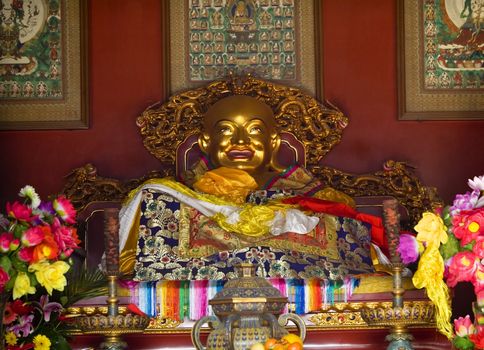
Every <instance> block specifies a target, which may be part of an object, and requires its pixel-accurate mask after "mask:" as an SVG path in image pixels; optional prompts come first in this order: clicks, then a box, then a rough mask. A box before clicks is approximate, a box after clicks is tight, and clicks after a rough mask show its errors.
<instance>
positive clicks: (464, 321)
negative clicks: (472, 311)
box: [454, 315, 476, 337]
mask: <svg viewBox="0 0 484 350" xmlns="http://www.w3.org/2000/svg"><path fill="white" fill-rule="evenodd" d="M454 327H455V334H457V336H459V337H465V336H469V335H471V334H474V333H475V332H476V328H475V327H474V325H473V324H472V321H471V318H470V317H469V315H467V316H466V317H459V318H458V319H455V320H454Z"/></svg>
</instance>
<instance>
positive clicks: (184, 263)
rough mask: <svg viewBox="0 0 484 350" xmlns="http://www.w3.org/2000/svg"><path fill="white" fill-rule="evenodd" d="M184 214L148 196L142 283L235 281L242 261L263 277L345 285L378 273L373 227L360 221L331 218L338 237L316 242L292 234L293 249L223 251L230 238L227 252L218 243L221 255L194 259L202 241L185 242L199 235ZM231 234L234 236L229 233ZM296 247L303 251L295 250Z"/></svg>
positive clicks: (139, 267)
mask: <svg viewBox="0 0 484 350" xmlns="http://www.w3.org/2000/svg"><path fill="white" fill-rule="evenodd" d="M277 194H278V192H274V193H268V195H269V196H272V195H277ZM260 197H261V196H260V193H259V195H256V196H253V197H252V199H254V201H255V202H257V201H261V202H263V200H262V199H261V198H260ZM249 200H250V197H249ZM181 209H182V210H181ZM182 211H183V208H181V206H180V203H179V202H177V201H175V200H174V199H173V198H172V197H170V196H168V195H165V194H161V193H157V192H155V191H154V190H144V191H143V196H142V203H141V213H142V214H141V218H140V225H139V229H138V237H139V238H138V245H137V252H136V264H135V268H134V269H135V277H134V279H135V280H136V281H158V280H161V279H166V280H225V279H230V278H234V277H235V275H234V272H233V265H234V264H236V263H240V262H242V261H249V262H252V263H254V264H257V265H258V270H257V274H258V275H259V276H262V277H273V278H276V277H277V278H292V279H294V278H302V279H308V278H318V279H330V280H343V279H344V278H345V277H347V276H352V275H357V274H361V273H371V272H374V270H373V267H372V261H371V257H370V253H369V252H370V234H369V230H370V225H369V224H367V223H362V222H360V221H358V220H355V219H351V218H345V217H332V218H331V219H326V218H327V217H330V216H327V215H325V216H324V217H325V220H324V221H325V222H326V221H331V222H332V225H331V226H333V230H334V232H333V233H331V232H329V228H328V227H327V225H326V227H325V228H324V229H321V232H320V235H319V236H321V233H322V232H324V235H325V237H324V239H322V238H321V237H319V238H318V235H317V234H315V235H314V236H312V237H307V236H305V235H297V234H292V236H291V234H287V236H285V237H286V238H289V239H290V242H292V244H290V245H286V246H283V245H280V246H278V247H275V246H274V245H273V246H268V245H266V244H265V243H267V242H264V241H258V242H254V244H252V245H250V246H245V247H241V246H237V245H235V247H236V249H223V248H230V244H232V243H233V242H232V241H233V239H232V238H231V237H229V236H227V240H226V241H227V242H229V243H228V244H227V245H226V246H225V247H221V246H219V245H218V244H220V242H224V240H223V237H222V240H220V239H219V240H213V239H212V240H210V241H211V247H212V248H214V249H215V250H213V251H211V252H210V251H208V252H209V253H211V254H208V255H204V254H199V255H198V256H197V257H193V255H191V254H189V253H190V252H192V253H195V250H196V249H197V243H196V240H195V239H192V237H189V238H188V240H187V239H186V237H185V238H183V237H182V238H183V239H181V237H180V235H181V232H185V233H186V232H189V234H190V235H192V232H193V231H191V230H190V228H188V231H187V228H186V227H183V226H184V225H187V221H186V220H185V221H184V220H181V219H182ZM197 220H198V219H197ZM197 222H198V221H197ZM205 223H206V222H205ZM194 227H198V226H196V225H195V226H194ZM212 228H213V227H212ZM219 233H220V232H217V234H219ZM225 235H233V234H231V233H228V232H225ZM198 238H200V237H198ZM202 238H203V239H207V238H209V237H206V236H205V237H202ZM231 240H232V241H231ZM269 240H270V241H277V240H276V239H269ZM308 240H312V242H313V243H314V244H313V245H312V247H313V248H314V247H316V248H317V249H316V248H315V249H314V250H313V251H311V249H310V248H311V245H310V244H308V242H309V241H308ZM330 242H334V243H330ZM198 243H200V242H198ZM279 243H281V241H280V242H279ZM332 244H334V246H335V247H336V252H337V254H334V248H333V247H334V246H332ZM269 245H271V244H269ZM198 246H199V247H200V246H201V245H200V244H198ZM304 246H306V247H304ZM330 246H331V248H333V249H332V250H330V249H327V251H325V249H324V248H328V247H330ZM294 247H298V248H300V249H299V250H295V249H291V248H294Z"/></svg>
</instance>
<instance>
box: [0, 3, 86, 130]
mask: <svg viewBox="0 0 484 350" xmlns="http://www.w3.org/2000/svg"><path fill="white" fill-rule="evenodd" d="M7 3H8V2H7ZM27 3H28V2H23V6H24V7H25V6H27ZM17 4H22V3H21V2H20V3H17ZM10 6H12V11H10V12H9V13H11V14H9V16H10V17H9V18H8V19H6V20H5V19H4V20H5V21H4V22H9V23H10V27H9V28H8V30H10V31H13V30H18V28H22V25H25V24H26V23H27V24H29V23H32V28H28V30H30V34H25V33H22V31H21V30H18V31H19V34H18V39H17V42H18V43H21V45H18V46H20V47H22V48H21V50H18V52H14V50H13V49H12V50H10V51H9V49H8V48H12V47H13V46H12V45H9V43H8V38H7V39H4V38H6V36H3V37H1V38H2V45H4V47H3V49H4V50H3V51H2V56H1V57H0V129H1V130H36V129H87V128H88V126H89V105H88V88H87V81H88V75H87V57H88V56H87V43H86V41H87V40H86V37H87V1H86V0H68V1H67V0H56V1H46V0H35V1H34V2H33V5H32V4H30V5H28V6H30V7H29V8H28V9H27V10H26V9H19V8H15V6H16V5H14V2H13V1H12V2H11V5H10ZM17 7H18V5H17ZM33 16H37V17H38V18H35V19H34V20H32V21H30V18H31V17H33ZM29 21H30V22H29ZM16 27H17V28H16ZM22 35H23V36H22ZM5 48H7V49H5ZM12 72H13V73H12ZM39 77H40V78H39Z"/></svg>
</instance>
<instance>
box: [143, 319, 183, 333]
mask: <svg viewBox="0 0 484 350" xmlns="http://www.w3.org/2000/svg"><path fill="white" fill-rule="evenodd" d="M181 324H182V322H181V321H178V320H173V319H171V318H168V317H161V316H157V317H155V318H152V319H151V320H150V324H149V325H148V327H147V328H146V329H145V333H157V332H159V331H162V330H166V329H174V328H177V327H178V326H179V325H181Z"/></svg>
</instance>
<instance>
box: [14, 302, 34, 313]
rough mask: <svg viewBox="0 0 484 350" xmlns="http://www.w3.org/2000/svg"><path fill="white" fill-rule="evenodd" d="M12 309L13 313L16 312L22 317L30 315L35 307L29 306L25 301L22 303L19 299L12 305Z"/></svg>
mask: <svg viewBox="0 0 484 350" xmlns="http://www.w3.org/2000/svg"><path fill="white" fill-rule="evenodd" d="M10 307H11V308H12V311H13V312H15V313H16V314H18V315H20V316H22V315H28V314H29V313H31V312H32V310H33V309H34V307H33V306H32V305H28V304H26V303H24V302H23V301H21V300H20V299H17V300H15V301H14V302H13V303H11V304H10Z"/></svg>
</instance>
